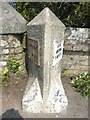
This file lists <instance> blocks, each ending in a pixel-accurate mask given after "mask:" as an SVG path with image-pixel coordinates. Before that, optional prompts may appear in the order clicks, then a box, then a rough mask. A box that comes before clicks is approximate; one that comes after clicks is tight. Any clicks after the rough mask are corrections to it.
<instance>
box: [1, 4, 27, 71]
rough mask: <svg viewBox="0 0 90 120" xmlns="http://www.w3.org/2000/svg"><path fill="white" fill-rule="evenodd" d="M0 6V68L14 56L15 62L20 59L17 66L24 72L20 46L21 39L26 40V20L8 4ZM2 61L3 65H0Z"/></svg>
mask: <svg viewBox="0 0 90 120" xmlns="http://www.w3.org/2000/svg"><path fill="white" fill-rule="evenodd" d="M0 6H1V7H0V8H1V9H0V34H1V35H0V66H2V67H5V65H6V64H7V60H8V57H9V56H14V57H15V58H16V60H17V61H18V60H19V59H21V57H22V60H19V64H20V65H21V66H20V70H24V69H25V54H24V51H23V45H22V44H23V39H24V41H25V40H26V39H25V37H24V34H25V32H26V20H25V19H24V18H23V17H22V16H21V15H20V14H19V13H18V12H17V11H16V10H15V9H14V8H13V7H12V6H11V5H9V3H8V2H0ZM24 46H25V45H24ZM20 56H21V57H20ZM3 61H4V62H5V64H2V63H3ZM4 69H6V67H5V68H4ZM24 71H25V70H24Z"/></svg>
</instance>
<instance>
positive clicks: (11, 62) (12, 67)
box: [6, 57, 20, 73]
mask: <svg viewBox="0 0 90 120" xmlns="http://www.w3.org/2000/svg"><path fill="white" fill-rule="evenodd" d="M19 66H20V65H19V63H18V62H17V60H16V59H15V58H14V57H9V59H8V61H7V65H6V67H7V69H8V70H9V71H10V72H12V73H16V72H18V71H19Z"/></svg>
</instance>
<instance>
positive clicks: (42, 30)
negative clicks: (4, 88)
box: [22, 8, 68, 113]
mask: <svg viewBox="0 0 90 120" xmlns="http://www.w3.org/2000/svg"><path fill="white" fill-rule="evenodd" d="M64 29H65V26H64V24H63V23H62V22H61V21H60V20H59V19H58V18H57V17H56V16H55V15H54V14H53V13H52V12H51V11H50V10H49V8H45V9H44V10H43V11H41V12H40V13H39V14H38V15H37V16H36V17H35V18H34V19H33V20H32V21H31V22H30V23H29V24H28V25H27V49H28V70H29V79H30V80H29V83H28V85H27V87H26V91H27V92H25V94H24V96H23V99H22V107H23V109H24V110H26V111H28V112H33V113H38V112H47V113H59V112H61V111H63V110H66V108H67V105H68V100H67V97H66V96H65V92H64V88H63V85H62V82H61V74H60V72H61V71H60V60H61V59H62V54H63V41H64ZM36 80H37V81H38V82H37V86H38V90H39V89H40V91H41V93H40V92H39V93H38V94H37V93H34V91H32V90H31V89H32V88H33V89H35V90H36V89H37V87H36V86H35V85H34V83H36ZM28 86H29V87H28ZM31 95H32V96H31ZM35 95H36V97H37V100H36V99H35ZM40 96H41V98H42V99H41V98H40ZM31 98H33V100H32V99H31ZM39 98H40V102H39V103H38V100H39ZM32 101H33V103H32ZM42 103H43V104H42ZM52 104H53V105H52ZM38 106H39V107H38Z"/></svg>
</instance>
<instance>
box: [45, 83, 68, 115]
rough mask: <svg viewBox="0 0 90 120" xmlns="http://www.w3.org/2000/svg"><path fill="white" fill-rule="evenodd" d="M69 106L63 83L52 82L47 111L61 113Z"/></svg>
mask: <svg viewBox="0 0 90 120" xmlns="http://www.w3.org/2000/svg"><path fill="white" fill-rule="evenodd" d="M67 106H68V99H67V97H66V96H65V92H64V88H63V86H62V83H60V84H59V83H58V82H56V81H55V82H54V81H53V82H52V83H51V88H50V92H49V97H48V101H47V103H46V106H45V112H47V113H60V112H62V111H65V110H66V108H67Z"/></svg>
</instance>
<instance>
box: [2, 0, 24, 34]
mask: <svg viewBox="0 0 90 120" xmlns="http://www.w3.org/2000/svg"><path fill="white" fill-rule="evenodd" d="M0 4H1V6H2V9H1V11H0V12H1V13H2V15H0V23H2V25H1V27H0V34H6V33H14V34H15V33H23V32H25V31H26V20H25V19H24V18H23V17H22V16H21V15H20V14H19V13H18V12H17V11H16V10H15V9H14V8H13V7H12V6H11V5H9V3H8V2H0Z"/></svg>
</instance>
